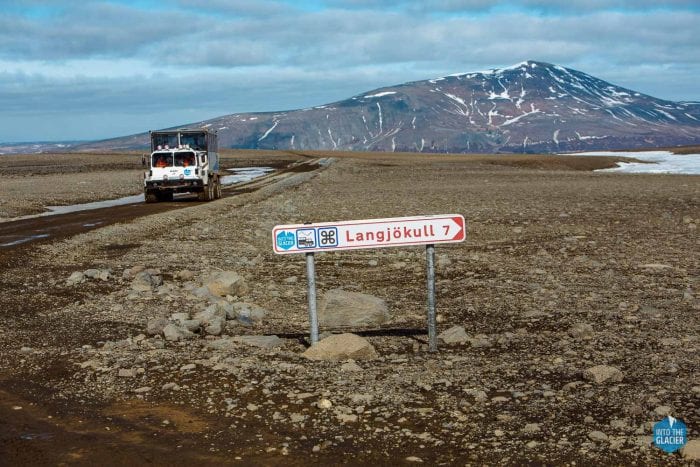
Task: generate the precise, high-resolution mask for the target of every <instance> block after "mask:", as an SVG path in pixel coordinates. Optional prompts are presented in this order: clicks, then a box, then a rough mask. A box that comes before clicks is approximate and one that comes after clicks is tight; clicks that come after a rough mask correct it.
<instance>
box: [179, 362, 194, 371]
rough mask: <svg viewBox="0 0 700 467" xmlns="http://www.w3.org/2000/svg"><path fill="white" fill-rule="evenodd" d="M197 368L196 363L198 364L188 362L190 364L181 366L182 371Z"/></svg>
mask: <svg viewBox="0 0 700 467" xmlns="http://www.w3.org/2000/svg"><path fill="white" fill-rule="evenodd" d="M195 368H197V365H196V364H194V363H188V364H186V365H182V366H181V367H180V371H191V370H194V369H195Z"/></svg>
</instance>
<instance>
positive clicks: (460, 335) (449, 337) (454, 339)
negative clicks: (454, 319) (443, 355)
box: [438, 326, 469, 345]
mask: <svg viewBox="0 0 700 467" xmlns="http://www.w3.org/2000/svg"><path fill="white" fill-rule="evenodd" d="M438 338H440V339H442V341H443V342H444V343H445V344H448V345H449V344H462V343H464V342H466V341H467V339H469V336H468V335H467V332H466V331H465V330H464V328H463V327H462V326H452V327H451V328H450V329H447V330H445V331H443V332H441V333H440V334H439V335H438Z"/></svg>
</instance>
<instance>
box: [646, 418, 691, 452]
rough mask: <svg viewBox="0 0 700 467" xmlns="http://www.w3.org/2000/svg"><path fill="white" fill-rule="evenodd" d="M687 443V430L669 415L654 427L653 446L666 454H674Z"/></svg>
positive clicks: (680, 422) (681, 423)
mask: <svg viewBox="0 0 700 467" xmlns="http://www.w3.org/2000/svg"><path fill="white" fill-rule="evenodd" d="M687 442H688V429H687V428H686V426H685V423H683V422H682V421H681V420H678V419H676V418H673V417H671V416H670V415H669V416H668V417H666V418H664V419H663V420H661V421H660V422H657V423H656V424H655V425H654V444H655V445H656V447H658V448H660V449H663V450H664V451H666V452H676V451H678V450H679V449H680V448H682V447H683V446H684V445H685V443H687Z"/></svg>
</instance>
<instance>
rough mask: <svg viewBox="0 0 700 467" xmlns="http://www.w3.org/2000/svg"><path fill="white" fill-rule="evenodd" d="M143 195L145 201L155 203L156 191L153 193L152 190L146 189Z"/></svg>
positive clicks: (156, 200)
mask: <svg viewBox="0 0 700 467" xmlns="http://www.w3.org/2000/svg"><path fill="white" fill-rule="evenodd" d="M144 195H145V197H146V202H147V203H157V202H158V196H157V195H156V193H154V192H152V191H147V192H146V193H145V194H144Z"/></svg>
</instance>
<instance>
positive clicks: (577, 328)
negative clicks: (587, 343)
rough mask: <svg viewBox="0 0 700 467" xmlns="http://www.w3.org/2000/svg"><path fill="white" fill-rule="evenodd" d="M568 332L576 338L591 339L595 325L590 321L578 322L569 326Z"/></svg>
mask: <svg viewBox="0 0 700 467" xmlns="http://www.w3.org/2000/svg"><path fill="white" fill-rule="evenodd" d="M568 334H569V335H570V336H571V337H573V338H574V339H590V338H592V337H593V326H591V325H590V324H588V323H576V324H574V325H573V326H571V327H570V328H569V331H568Z"/></svg>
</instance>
